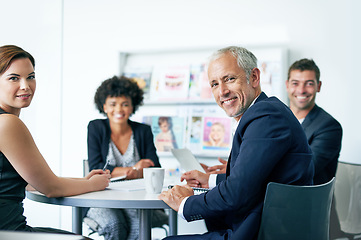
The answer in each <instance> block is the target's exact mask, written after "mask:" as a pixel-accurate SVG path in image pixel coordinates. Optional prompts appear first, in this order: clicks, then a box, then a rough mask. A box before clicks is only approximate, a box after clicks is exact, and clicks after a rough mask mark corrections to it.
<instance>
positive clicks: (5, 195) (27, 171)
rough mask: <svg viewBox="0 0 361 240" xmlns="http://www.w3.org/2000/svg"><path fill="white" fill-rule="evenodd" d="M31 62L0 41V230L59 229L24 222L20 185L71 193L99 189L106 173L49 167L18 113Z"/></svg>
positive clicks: (29, 90) (31, 82)
mask: <svg viewBox="0 0 361 240" xmlns="http://www.w3.org/2000/svg"><path fill="white" fill-rule="evenodd" d="M34 67H35V61H34V58H33V57H32V56H31V55H30V54H29V53H28V52H26V51H24V50H23V49H21V48H19V47H17V46H13V45H6V46H2V47H0V230H15V231H51V232H54V231H57V232H62V231H60V230H54V229H44V228H32V227H30V226H28V225H27V224H26V218H25V217H24V216H23V211H24V209H23V203H22V201H23V199H24V198H25V188H26V186H29V188H32V189H36V190H37V191H39V192H41V193H43V194H45V195H46V196H47V197H63V196H71V195H77V194H81V193H86V192H90V191H99V190H103V189H105V188H106V187H107V186H108V185H109V178H110V174H109V171H103V170H101V169H99V170H94V171H92V172H91V173H90V174H89V175H88V176H87V177H85V178H79V179H74V178H72V179H71V178H62V177H57V176H56V175H55V174H54V173H53V172H52V171H51V169H50V168H49V166H48V164H47V163H46V161H45V159H44V158H43V156H42V155H41V153H40V152H39V150H38V148H37V147H36V144H35V142H34V140H33V138H32V136H31V134H30V132H29V130H28V129H27V127H26V126H25V124H24V123H23V122H22V121H21V120H20V118H19V115H20V111H21V109H22V108H25V107H28V106H29V105H30V103H31V100H32V99H33V96H34V93H35V88H36V80H35V72H34ZM44 221H46V220H44Z"/></svg>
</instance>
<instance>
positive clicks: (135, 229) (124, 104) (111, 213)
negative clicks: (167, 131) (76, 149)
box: [84, 76, 168, 240]
mask: <svg viewBox="0 0 361 240" xmlns="http://www.w3.org/2000/svg"><path fill="white" fill-rule="evenodd" d="M94 102H95V105H96V107H97V109H98V110H99V112H100V113H102V114H104V115H105V116H106V117H107V118H106V119H96V120H92V121H90V122H89V125H88V162H89V169H90V170H92V169H97V168H103V167H104V166H107V169H109V170H110V172H111V176H112V177H119V176H122V175H126V179H136V178H142V177H143V168H148V167H160V163H159V159H158V156H157V154H156V149H155V146H154V142H153V134H152V131H151V128H150V126H148V125H145V124H141V123H138V122H133V121H131V120H129V117H130V116H131V115H132V114H133V113H135V111H136V110H137V109H138V107H139V106H140V105H141V104H142V103H143V91H142V90H141V89H140V88H139V87H138V85H137V83H136V82H135V81H133V80H132V79H129V78H126V77H124V76H122V77H120V78H119V77H116V76H114V77H112V78H110V79H107V80H105V81H104V82H102V83H101V85H100V86H99V87H98V89H97V91H96V93H95V97H94ZM152 220H153V221H152V223H153V227H154V226H162V225H163V224H166V223H167V221H168V217H167V215H166V214H165V213H164V211H161V210H154V212H153V219H152ZM84 221H85V222H86V223H87V224H88V225H89V226H90V227H91V228H92V229H93V230H95V231H97V232H98V233H99V235H103V236H104V238H105V240H115V239H138V236H139V211H138V210H136V209H105V208H90V209H89V211H88V212H87V217H86V218H85V219H84Z"/></svg>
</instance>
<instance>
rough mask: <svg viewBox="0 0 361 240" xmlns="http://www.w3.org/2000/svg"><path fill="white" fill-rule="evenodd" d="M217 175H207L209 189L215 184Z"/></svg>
mask: <svg viewBox="0 0 361 240" xmlns="http://www.w3.org/2000/svg"><path fill="white" fill-rule="evenodd" d="M217 175H218V174H211V175H209V179H208V186H209V188H210V189H212V188H214V187H215V186H216V185H217Z"/></svg>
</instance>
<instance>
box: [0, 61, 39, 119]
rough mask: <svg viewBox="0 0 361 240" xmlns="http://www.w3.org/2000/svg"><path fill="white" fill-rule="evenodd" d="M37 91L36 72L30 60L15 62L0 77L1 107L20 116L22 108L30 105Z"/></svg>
mask: <svg viewBox="0 0 361 240" xmlns="http://www.w3.org/2000/svg"><path fill="white" fill-rule="evenodd" d="M35 89H36V80H35V72H34V67H33V65H32V64H31V62H30V60H29V59H28V58H19V59H15V60H13V61H12V62H11V65H10V66H9V68H8V69H7V70H6V71H5V72H4V73H3V74H1V75H0V107H1V108H2V109H3V110H4V111H6V112H9V113H12V114H15V115H17V116H19V114H20V110H21V108H24V107H28V106H29V105H30V103H31V100H32V99H33V96H34V93H35Z"/></svg>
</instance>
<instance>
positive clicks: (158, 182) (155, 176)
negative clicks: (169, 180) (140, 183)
mask: <svg viewBox="0 0 361 240" xmlns="http://www.w3.org/2000/svg"><path fill="white" fill-rule="evenodd" d="M143 177H144V181H145V191H146V192H147V193H152V194H154V193H161V192H162V189H163V182H164V168H158V167H150V168H143Z"/></svg>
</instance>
